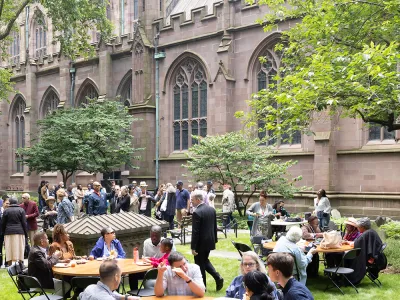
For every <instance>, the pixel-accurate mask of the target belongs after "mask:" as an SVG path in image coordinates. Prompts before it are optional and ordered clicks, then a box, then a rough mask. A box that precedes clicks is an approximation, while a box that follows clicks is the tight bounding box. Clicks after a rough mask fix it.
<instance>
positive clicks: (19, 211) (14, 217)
mask: <svg viewBox="0 0 400 300" xmlns="http://www.w3.org/2000/svg"><path fill="white" fill-rule="evenodd" d="M1 223H2V224H1V226H2V232H3V234H4V235H11V234H23V235H25V237H27V236H28V226H27V224H26V215H25V211H24V209H23V208H21V207H19V205H18V204H12V205H10V206H9V207H8V208H7V209H6V210H5V211H4V213H3V218H2V222H1Z"/></svg>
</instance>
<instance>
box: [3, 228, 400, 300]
mask: <svg viewBox="0 0 400 300" xmlns="http://www.w3.org/2000/svg"><path fill="white" fill-rule="evenodd" d="M219 237H220V240H219V242H218V243H217V250H219V251H229V252H235V251H236V250H235V249H234V248H233V246H232V244H231V240H235V241H239V242H243V243H247V244H250V243H249V235H248V234H247V233H240V234H238V238H237V239H236V238H235V236H234V234H233V233H232V232H231V233H229V235H228V238H227V239H225V238H222V235H219ZM387 242H388V247H387V249H386V254H387V256H388V261H389V263H390V264H393V265H395V266H397V265H399V264H400V241H398V240H392V239H389V240H388V241H387ZM177 250H178V251H179V252H181V253H182V254H184V255H185V256H186V257H187V258H188V260H189V261H190V262H193V256H192V255H191V251H190V245H189V244H186V245H185V246H184V245H177ZM210 260H211V262H212V264H213V265H214V267H215V268H216V270H217V271H218V272H219V273H220V274H221V275H222V277H223V278H224V279H225V281H224V287H223V289H222V290H220V291H219V292H216V291H215V281H214V280H213V278H212V277H211V276H210V275H207V292H206V296H209V297H222V296H225V290H226V288H227V287H228V286H229V284H230V283H231V281H232V279H233V278H234V277H236V276H237V275H238V274H239V261H238V260H237V259H234V258H221V257H211V258H210ZM379 278H380V280H381V281H382V283H383V287H382V288H378V287H376V286H375V285H374V284H373V283H372V282H371V281H369V279H368V278H364V280H363V281H362V282H361V284H360V285H359V286H358V291H359V294H357V293H356V292H355V290H353V288H351V287H344V288H343V290H344V292H345V295H344V296H342V294H341V293H340V291H339V290H337V289H336V288H335V289H330V290H328V291H327V292H324V289H325V287H326V285H327V283H328V282H329V279H328V278H327V277H325V276H323V265H321V266H320V276H319V277H318V278H315V279H309V280H308V281H307V286H308V288H309V289H310V291H311V292H312V294H313V296H314V298H315V299H316V300H319V299H324V300H333V299H340V300H368V299H374V300H375V299H397V297H398V296H396V295H400V285H399V282H400V274H381V275H380V277H379ZM0 291H1V294H0V299H7V300H21V299H22V298H21V296H20V295H18V294H17V292H16V288H15V286H14V285H13V283H12V282H11V280H10V278H9V277H8V274H7V272H6V270H4V269H1V270H0Z"/></svg>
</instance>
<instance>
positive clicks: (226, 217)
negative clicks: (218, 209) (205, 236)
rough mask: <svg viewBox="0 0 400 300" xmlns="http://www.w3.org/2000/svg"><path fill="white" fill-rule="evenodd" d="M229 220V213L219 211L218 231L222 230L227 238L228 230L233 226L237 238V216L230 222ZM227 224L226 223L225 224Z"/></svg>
mask: <svg viewBox="0 0 400 300" xmlns="http://www.w3.org/2000/svg"><path fill="white" fill-rule="evenodd" d="M228 220H229V213H217V232H218V231H219V232H222V233H223V234H224V235H225V238H226V237H227V235H226V231H227V230H228V229H229V228H231V229H233V231H234V232H235V235H236V238H237V230H238V224H237V221H236V219H235V218H233V219H232V220H231V221H230V223H228ZM224 224H226V225H224Z"/></svg>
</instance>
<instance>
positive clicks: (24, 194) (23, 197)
mask: <svg viewBox="0 0 400 300" xmlns="http://www.w3.org/2000/svg"><path fill="white" fill-rule="evenodd" d="M21 198H22V202H24V203H28V202H29V200H30V199H31V196H30V195H29V194H28V193H23V194H22V196H21Z"/></svg>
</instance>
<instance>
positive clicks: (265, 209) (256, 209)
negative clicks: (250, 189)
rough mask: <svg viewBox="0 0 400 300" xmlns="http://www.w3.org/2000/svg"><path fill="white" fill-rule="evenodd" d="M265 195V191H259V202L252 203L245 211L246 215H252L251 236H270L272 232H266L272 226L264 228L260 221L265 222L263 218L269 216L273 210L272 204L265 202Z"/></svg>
mask: <svg viewBox="0 0 400 300" xmlns="http://www.w3.org/2000/svg"><path fill="white" fill-rule="evenodd" d="M267 197H268V195H267V193H266V192H265V191H261V192H260V198H259V202H255V203H253V204H252V205H251V206H250V208H249V209H248V210H247V211H246V214H247V215H248V216H252V217H253V218H254V220H253V225H252V228H251V232H250V235H251V236H258V235H263V236H266V237H268V236H272V234H269V232H268V231H269V230H272V228H266V227H265V226H262V223H263V222H265V219H266V218H268V217H269V216H271V215H272V212H273V210H272V206H271V205H270V204H268V203H267ZM270 227H271V226H270ZM266 231H267V232H266Z"/></svg>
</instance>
